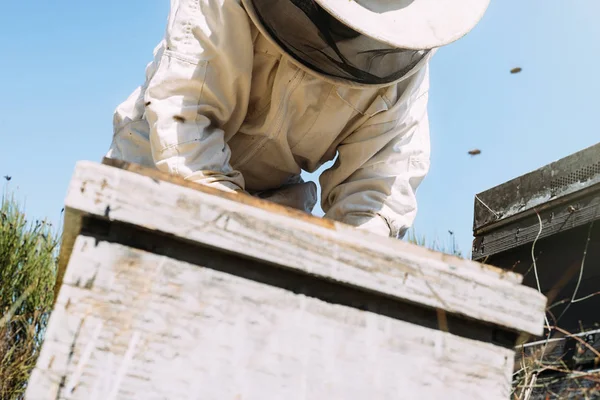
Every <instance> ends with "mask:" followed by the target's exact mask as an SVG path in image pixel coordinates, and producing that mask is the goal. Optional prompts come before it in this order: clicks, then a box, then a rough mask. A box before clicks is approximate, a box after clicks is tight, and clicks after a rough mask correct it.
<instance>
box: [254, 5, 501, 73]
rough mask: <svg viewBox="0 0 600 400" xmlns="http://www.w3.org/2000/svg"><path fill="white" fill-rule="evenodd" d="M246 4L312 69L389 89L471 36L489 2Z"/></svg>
mask: <svg viewBox="0 0 600 400" xmlns="http://www.w3.org/2000/svg"><path fill="white" fill-rule="evenodd" d="M243 3H244V5H245V7H246V9H247V11H248V14H249V15H250V17H251V18H252V19H253V21H254V22H255V23H256V24H257V26H259V28H261V31H262V32H263V33H264V34H265V35H266V36H268V37H269V38H270V39H271V40H272V41H274V42H275V43H276V44H277V45H278V46H279V47H280V48H281V49H282V50H283V51H285V52H286V53H287V54H289V55H290V56H291V57H293V58H294V59H295V60H296V61H298V62H300V63H301V64H303V65H304V66H306V67H308V68H309V69H311V70H313V71H315V72H317V73H319V74H323V75H326V76H330V77H333V78H339V79H343V80H348V81H352V82H355V83H359V84H386V83H391V82H395V81H398V80H400V79H402V78H403V77H404V76H406V75H407V74H408V73H410V72H411V71H412V70H414V69H415V67H417V66H418V65H419V63H421V62H422V61H423V60H424V59H426V58H427V57H428V55H430V53H431V51H432V49H435V48H437V47H440V46H443V45H445V44H448V43H451V42H453V41H455V40H457V39H459V38H460V37H462V36H463V35H465V34H466V33H467V32H468V31H470V30H471V29H472V28H473V27H474V26H475V25H476V24H477V22H478V21H479V20H480V19H481V17H482V16H483V13H484V12H485V10H486V8H487V6H488V3H489V0H397V1H393V0H243Z"/></svg>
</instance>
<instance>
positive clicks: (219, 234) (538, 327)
mask: <svg viewBox="0 0 600 400" xmlns="http://www.w3.org/2000/svg"><path fill="white" fill-rule="evenodd" d="M257 201H259V200H257ZM66 208H67V210H68V211H69V212H81V213H84V214H88V215H93V216H96V217H98V218H106V219H108V220H111V221H121V222H125V223H129V224H133V225H137V226H140V227H144V228H146V229H149V230H155V231H160V232H164V233H168V234H171V235H174V236H177V237H181V238H185V239H186V240H189V241H192V242H196V243H200V244H204V245H208V246H211V247H214V248H218V249H222V250H224V251H228V252H233V253H237V254H240V255H243V256H245V257H250V258H253V259H257V260H262V261H264V262H269V263H273V264H276V265H279V266H281V267H285V268H291V269H294V270H299V271H303V272H305V273H308V274H315V275H318V276H321V277H324V278H326V279H330V280H333V281H335V282H338V283H340V284H344V285H351V286H359V287H362V288H364V289H367V290H371V291H374V292H377V293H380V294H382V295H385V296H390V297H392V298H395V299H400V300H404V301H408V302H413V303H417V304H422V305H424V306H428V307H432V308H438V309H441V310H444V311H446V312H449V313H452V314H456V315H462V316H466V317H469V318H473V319H476V320H480V321H484V322H488V323H491V324H496V325H499V326H502V327H506V328H508V329H510V330H513V331H517V332H526V333H529V334H533V335H539V334H541V333H542V327H543V318H544V309H545V305H546V299H545V297H544V296H542V295H540V294H539V293H537V291H535V290H533V289H531V288H527V287H524V286H522V285H520V284H519V282H520V280H521V276H519V275H517V274H513V273H510V272H505V271H502V270H500V269H497V268H492V267H489V266H486V265H482V264H479V263H476V262H473V261H468V260H462V259H459V258H456V257H452V256H448V255H444V254H441V253H436V252H432V251H429V250H427V249H424V248H421V247H419V246H415V245H411V244H408V243H405V242H402V241H399V240H394V239H390V238H384V237H379V236H376V235H372V234H369V233H366V232H362V231H359V230H356V229H354V228H352V227H350V226H346V225H343V224H338V223H332V224H331V227H329V226H328V227H325V226H323V225H322V224H316V223H313V222H312V219H313V218H310V219H300V218H293V217H290V216H289V215H286V214H285V213H277V212H272V211H271V210H269V209H266V208H265V207H255V206H253V205H250V204H246V203H244V202H239V201H236V200H235V199H232V198H228V197H227V196H221V195H217V194H215V193H209V192H208V191H205V190H203V189H202V188H197V189H195V190H194V189H191V188H189V187H184V186H182V185H177V184H173V183H170V182H166V181H164V180H159V179H157V178H156V177H148V176H144V175H142V174H140V173H134V172H131V171H125V170H122V169H119V168H115V167H111V166H106V165H100V164H97V163H93V162H80V163H78V164H77V167H76V170H75V174H74V176H73V179H72V181H71V185H70V188H69V191H68V195H67V198H66ZM75 233H76V232H69V233H66V234H70V235H73V234H75Z"/></svg>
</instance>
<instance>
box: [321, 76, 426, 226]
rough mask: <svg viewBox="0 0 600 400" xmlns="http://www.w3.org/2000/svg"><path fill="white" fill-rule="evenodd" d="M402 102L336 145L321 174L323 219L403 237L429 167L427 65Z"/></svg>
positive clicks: (371, 119) (404, 94)
mask: <svg viewBox="0 0 600 400" xmlns="http://www.w3.org/2000/svg"><path fill="white" fill-rule="evenodd" d="M408 79H410V82H409V83H408V85H407V87H406V89H405V90H404V91H403V93H402V94H401V95H400V96H399V98H398V101H396V103H395V104H394V105H393V106H391V107H390V108H388V109H387V110H385V111H383V112H381V113H378V114H376V115H374V116H373V117H371V118H370V119H369V121H367V122H366V123H365V124H363V125H362V126H361V127H359V128H358V129H357V130H356V131H354V132H353V133H352V134H351V135H349V136H348V137H347V138H346V139H345V140H343V141H342V142H341V143H340V145H339V146H338V157H337V160H336V162H335V164H334V165H333V167H332V168H330V169H329V170H327V171H325V172H324V173H323V174H322V175H321V178H320V182H321V187H322V208H323V210H324V211H325V218H330V219H334V220H337V221H341V222H344V223H347V224H349V225H353V226H356V227H358V228H359V229H364V230H368V231H371V232H373V233H376V234H380V235H383V236H391V237H395V238H402V237H403V236H404V234H405V232H406V230H407V229H408V228H409V227H410V226H411V225H412V224H413V222H414V219H415V217H416V213H417V200H416V191H417V188H418V187H419V185H420V184H421V182H422V181H423V179H424V178H425V176H426V175H427V173H428V171H429V164H430V143H429V120H428V112H427V103H428V90H429V67H428V65H425V66H424V67H423V68H422V69H421V70H420V71H418V72H417V73H415V74H414V75H412V76H411V77H410V78H408Z"/></svg>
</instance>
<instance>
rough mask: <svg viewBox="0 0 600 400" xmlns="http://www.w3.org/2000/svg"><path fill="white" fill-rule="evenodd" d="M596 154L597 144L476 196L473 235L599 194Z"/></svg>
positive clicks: (599, 149)
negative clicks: (597, 192)
mask: <svg viewBox="0 0 600 400" xmlns="http://www.w3.org/2000/svg"><path fill="white" fill-rule="evenodd" d="M598 154H600V143H598V144H596V145H593V146H590V147H588V148H586V149H584V150H581V151H579V152H577V153H575V154H572V155H570V156H568V157H564V158H562V159H560V160H558V161H555V162H553V163H551V164H548V165H546V166H544V167H542V168H539V169H537V170H535V171H533V172H530V173H528V174H525V175H523V176H520V177H517V178H515V179H512V180H510V181H508V182H505V183H503V184H501V185H498V186H496V187H493V188H491V189H489V190H486V191H484V192H482V193H479V194H478V195H477V196H476V197H475V200H474V201H475V207H474V208H475V212H474V220H473V231H474V233H475V236H480V235H482V234H483V233H485V232H488V231H490V230H496V229H498V228H499V227H500V226H503V225H504V224H509V223H512V222H514V221H515V220H516V219H522V218H526V217H528V216H531V215H534V216H535V211H534V209H536V210H537V211H538V212H541V211H543V210H544V209H546V208H552V207H556V206H560V205H563V204H566V203H572V202H574V201H576V200H577V198H578V197H579V196H580V195H583V196H586V195H588V194H589V192H591V191H599V190H600V161H599V160H598ZM584 188H587V190H586V191H585V192H584V191H582V189H584Z"/></svg>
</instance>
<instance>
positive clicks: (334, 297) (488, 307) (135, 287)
mask: <svg viewBox="0 0 600 400" xmlns="http://www.w3.org/2000/svg"><path fill="white" fill-rule="evenodd" d="M59 281H60V285H59V287H60V291H59V293H58V297H57V300H56V304H55V308H54V311H53V314H52V316H51V320H50V323H49V326H48V331H47V334H46V340H45V343H44V345H43V348H42V351H41V354H40V357H39V359H38V362H37V366H36V368H35V370H34V372H33V374H32V377H31V380H30V382H29V386H28V390H27V394H26V398H27V399H31V400H33V399H48V400H50V399H52V400H55V399H86V400H87V399H102V400H104V399H108V400H112V399H144V400H148V399H203V400H204V399H207V400H208V399H232V400H234V399H240V400H241V399H243V400H270V399H273V400H274V399H277V400H280V399H289V400H292V399H328V400H329V399H344V400H348V399H361V400H362V399H370V398H373V399H478V400H479V399H508V398H509V397H510V391H511V376H512V372H513V364H514V356H515V354H514V350H513V348H514V345H515V343H516V341H517V340H518V338H519V337H521V336H523V335H533V336H536V335H540V334H541V333H542V330H543V317H544V309H545V306H546V298H545V297H544V296H542V295H541V294H539V293H538V292H537V291H536V290H534V289H531V288H528V287H525V286H523V285H521V283H520V282H521V277H520V276H519V275H517V274H514V273H510V272H504V271H501V270H499V269H496V268H493V267H490V266H486V265H482V264H479V263H476V262H473V261H469V260H461V259H458V258H455V257H451V256H448V255H444V254H440V253H435V252H431V251H429V250H426V249H424V248H420V247H417V246H414V245H410V244H408V243H405V242H402V241H398V240H393V239H388V238H381V237H377V236H374V235H371V234H368V233H365V232H361V231H358V230H356V229H354V228H351V227H349V226H346V225H343V224H338V223H333V222H331V221H327V220H323V219H319V218H315V217H312V216H309V215H307V214H304V213H300V212H296V211H294V210H290V209H287V208H283V207H279V206H275V205H273V204H270V203H267V202H265V201H262V200H258V199H255V198H252V197H249V196H240V195H232V194H226V193H222V192H219V191H216V190H211V189H210V188H206V187H203V186H200V185H195V184H192V183H189V182H185V181H183V180H180V179H176V178H174V177H170V176H166V175H163V174H160V173H158V172H156V171H154V170H149V169H143V168H141V167H139V166H136V165H130V164H125V163H121V162H117V161H110V160H105V163H104V165H101V164H96V163H92V162H80V163H78V165H77V167H76V170H75V173H74V176H73V178H72V181H71V184H70V188H69V192H68V195H67V197H66V216H65V235H64V238H63V244H62V248H61V259H60V274H59Z"/></svg>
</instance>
